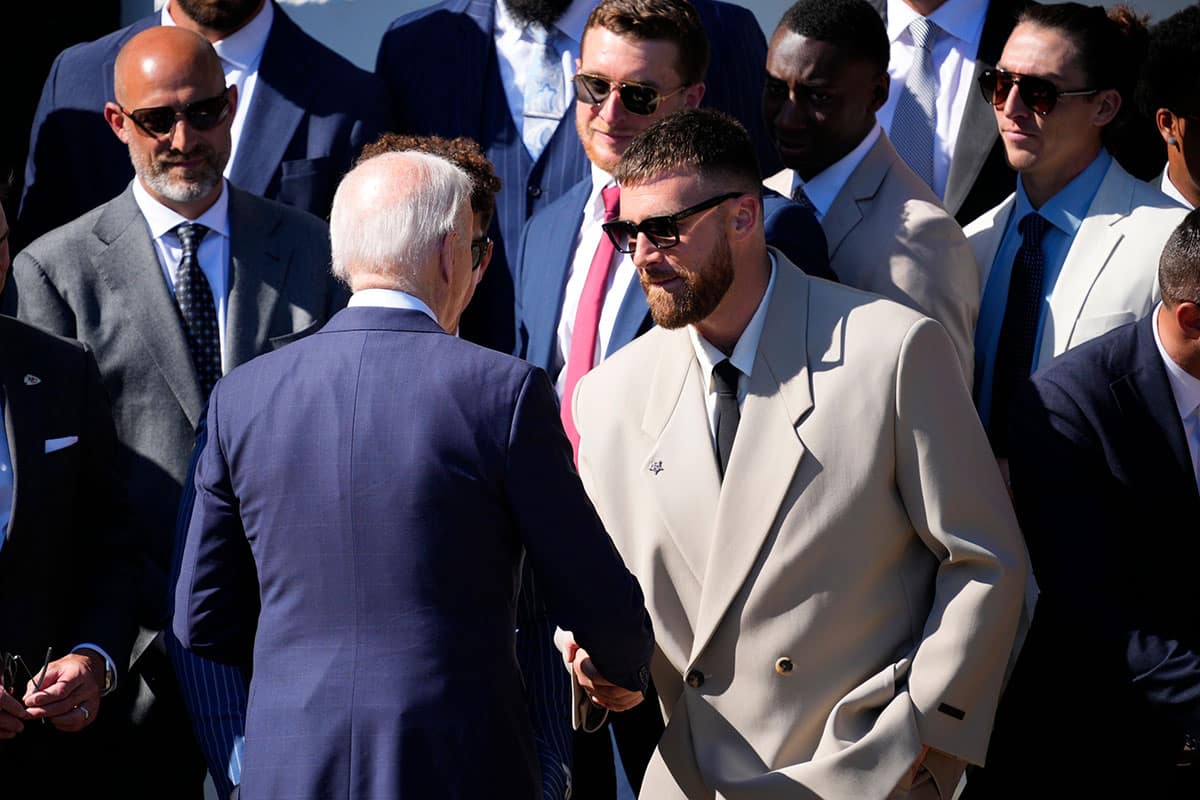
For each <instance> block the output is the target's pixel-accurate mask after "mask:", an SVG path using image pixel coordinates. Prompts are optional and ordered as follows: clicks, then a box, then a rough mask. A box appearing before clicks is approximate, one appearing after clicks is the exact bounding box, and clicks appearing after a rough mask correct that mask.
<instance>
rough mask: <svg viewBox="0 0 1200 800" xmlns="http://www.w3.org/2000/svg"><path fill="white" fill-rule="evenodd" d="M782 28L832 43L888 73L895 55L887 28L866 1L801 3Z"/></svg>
mask: <svg viewBox="0 0 1200 800" xmlns="http://www.w3.org/2000/svg"><path fill="white" fill-rule="evenodd" d="M779 27H781V28H787V29H788V30H789V31H791V32H792V33H796V34H799V35H800V36H803V37H805V38H806V39H816V40H817V41H819V42H829V43H830V44H833V45H836V46H837V47H838V48H839V49H840V50H843V51H845V52H846V53H847V54H849V55H850V56H851V57H853V58H855V59H859V60H862V61H865V62H867V63H868V64H871V65H872V66H874V67H875V68H876V69H878V70H879V71H880V72H887V68H888V59H890V58H891V52H892V48H891V43H890V42H889V41H888V35H887V28H886V27H884V24H883V19H882V18H881V17H880V16H879V12H878V11H876V10H875V9H874V8H873V7H872V6H871V4H870V3H868V2H866V0H800V1H799V2H798V3H796V4H795V5H794V6H792V7H791V8H789V9H788V10H787V11H785V12H783V19H782V20H780V21H779Z"/></svg>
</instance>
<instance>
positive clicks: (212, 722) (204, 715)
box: [163, 419, 249, 797]
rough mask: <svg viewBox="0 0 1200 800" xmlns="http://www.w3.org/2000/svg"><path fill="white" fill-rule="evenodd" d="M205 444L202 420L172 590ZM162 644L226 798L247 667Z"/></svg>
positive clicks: (237, 765)
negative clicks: (232, 664)
mask: <svg viewBox="0 0 1200 800" xmlns="http://www.w3.org/2000/svg"><path fill="white" fill-rule="evenodd" d="M207 438H208V425H207V422H206V420H205V419H201V420H200V424H199V426H198V427H197V429H196V447H195V450H194V451H193V452H192V460H191V464H190V465H189V467H188V476H187V480H185V481H184V483H183V496H182V497H181V498H180V501H179V516H178V520H177V522H176V527H175V559H174V565H173V568H172V572H171V584H170V585H171V586H172V587H174V586H175V585H176V583H177V581H178V580H179V566H180V560H181V559H182V556H183V543H184V540H185V538H186V537H187V531H188V524H189V523H190V522H191V519H192V506H193V504H194V502H195V499H196V487H195V475H196V463H197V461H198V460H199V458H200V454H201V453H202V452H203V451H204V445H205V442H206V441H207ZM163 638H164V640H165V642H166V646H167V653H168V654H169V655H170V657H171V664H172V666H173V667H174V669H175V674H176V677H177V678H178V680H179V687H180V691H181V692H182V694H183V704H184V706H185V707H186V708H187V711H188V717H189V718H190V719H191V721H192V732H193V733H194V734H195V735H196V741H197V743H198V744H199V745H200V751H201V752H202V753H203V754H204V761H205V763H206V764H207V766H208V771H209V773H210V774H211V775H212V779H213V784H214V785H215V786H216V789H217V794H218V795H219V796H220V797H228V796H229V794H230V792H232V791H233V787H234V786H236V785H237V784H238V783H239V782H240V781H241V773H242V749H243V744H244V736H243V733H244V731H245V727H246V701H247V686H246V678H245V674H246V673H247V672H248V667H249V665H245V666H243V667H242V668H240V669H239V668H237V667H233V666H229V665H227V664H218V663H216V662H214V661H209V660H208V659H206V658H201V657H200V656H198V655H195V654H194V653H191V652H189V651H187V650H185V649H184V648H183V646H182V645H181V644H180V643H179V639H177V638H176V637H175V636H174V634H173V632H172V631H170V630H167V631H164V634H163Z"/></svg>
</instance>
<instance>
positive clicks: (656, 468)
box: [650, 461, 663, 475]
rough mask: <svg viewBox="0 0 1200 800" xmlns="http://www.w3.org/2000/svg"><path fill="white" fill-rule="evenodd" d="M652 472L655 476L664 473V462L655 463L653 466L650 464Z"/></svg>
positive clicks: (652, 463)
mask: <svg viewBox="0 0 1200 800" xmlns="http://www.w3.org/2000/svg"><path fill="white" fill-rule="evenodd" d="M650 471H651V472H653V473H654V474H655V475H657V474H658V473H660V472H662V471H663V465H662V462H661V461H654V462H651V464H650Z"/></svg>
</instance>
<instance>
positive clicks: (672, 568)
mask: <svg viewBox="0 0 1200 800" xmlns="http://www.w3.org/2000/svg"><path fill="white" fill-rule="evenodd" d="M776 259H777V264H778V266H777V269H776V277H775V281H776V284H775V289H774V294H773V296H772V298H771V300H770V303H769V307H768V311H767V318H766V322H765V326H764V329H763V333H762V339H761V341H760V344H759V348H758V353H757V356H756V359H755V362H754V367H753V371H752V375H751V378H750V384H749V392H748V395H747V397H746V400H745V403H744V405H743V407H742V415H741V423H740V426H739V428H738V433H737V439H736V441H735V443H734V446H733V451H732V454H731V456H730V463H729V466H728V471H727V475H726V477H725V481H724V484H723V485H722V483H721V480H720V479H719V477H718V472H717V465H716V458H715V456H714V454H713V445H712V437H711V434H710V429H709V423H708V418H707V411H706V407H705V402H704V400H705V396H704V381H703V377H702V375H701V374H700V368H699V366H698V362H697V360H696V358H695V355H694V351H693V348H692V346H691V342H690V339H689V337H688V334H687V331H686V330H685V329H680V330H673V331H672V330H664V329H660V328H655V329H653V330H651V331H650V332H649V333H647V334H645V335H644V336H642V337H641V338H640V339H638V340H636V341H634V342H633V343H632V344H630V345H628V346H626V347H625V348H623V349H622V350H621V351H620V352H618V353H617V354H616V355H615V356H613V357H612V358H610V359H608V360H607V361H605V362H604V363H603V364H601V365H600V366H599V367H598V368H597V369H595V370H594V371H593V372H591V373H590V374H589V375H588V376H587V377H586V378H584V379H583V381H581V382H580V384H579V388H578V390H577V392H576V394H575V415H576V416H575V419H576V420H577V421H578V422H579V425H580V428H579V429H580V433H581V436H582V441H581V449H580V455H579V467H580V473H581V475H582V476H583V480H584V483H585V486H586V487H587V489H588V492H589V494H590V496H591V497H592V500H593V501H594V502H595V504H596V507H597V509H598V510H599V512H600V515H601V517H602V518H603V520H604V523H605V526H606V527H607V529H608V531H609V533H610V534H611V535H612V537H613V540H614V541H615V542H616V544H617V547H618V549H619V550H620V551H621V555H622V556H623V557H624V559H625V562H626V563H627V564H628V565H629V567H630V569H631V570H633V572H634V574H635V575H637V577H638V579H639V581H640V582H641V585H642V587H643V590H644V591H645V594H646V599H647V606H648V607H649V608H650V611H651V615H652V617H653V620H654V628H655V635H656V637H657V652H656V655H655V661H654V664H653V670H652V671H653V675H654V681H655V684H656V686H657V687H658V690H659V693H660V695H661V700H662V704H663V711H664V713H665V715H666V717H667V720H668V722H667V728H666V732H665V733H664V735H663V739H662V741H661V743H660V744H659V748H658V750H657V752H656V753H655V756H654V759H653V760H652V762H651V764H650V767H649V771H648V773H647V775H646V779H645V783H644V786H643V789H642V794H641V796H642V797H644V798H653V800H670V799H671V798H684V797H687V798H714V797H720V798H730V799H731V800H732V799H733V798H746V799H747V800H758V799H759V798H789V799H791V798H804V797H828V798H856V800H857V799H859V798H861V799H863V800H870V798H884V797H886V796H887V795H888V793H889V792H890V791H891V789H892V788H893V787H894V786H895V785H896V784H897V782H898V781H899V780H900V778H901V777H902V775H903V774H904V772H905V770H906V769H907V768H908V767H909V766H910V765H911V764H912V762H913V761H914V759H915V758H916V757H917V755H918V753H919V751H920V748H921V745H922V743H924V744H928V745H931V746H932V747H935V748H937V749H940V750H943V751H945V752H947V753H950V754H952V755H955V756H958V757H959V758H962V759H965V760H969V761H972V762H975V763H982V761H983V758H984V753H985V751H986V749H987V741H988V735H989V733H990V730H991V726H992V717H993V713H994V710H995V706H996V700H997V696H998V694H999V690H1000V684H1001V680H1002V677H1003V673H1004V667H1005V663H1006V661H1007V659H1008V654H1009V651H1010V649H1011V648H1012V646H1013V639H1014V635H1015V631H1016V628H1017V619H1018V615H1019V613H1020V610H1021V600H1022V589H1023V586H1024V582H1025V576H1026V574H1027V570H1028V561H1027V556H1026V553H1025V548H1024V544H1023V542H1022V540H1021V538H1020V533H1019V532H1018V530H1017V526H1016V522H1015V520H1014V517H1013V513H1012V509H1011V507H1010V506H1009V501H1008V496H1007V494H1006V493H1005V490H1004V487H1003V486H1002V484H1001V481H1000V477H999V474H998V473H997V470H996V466H995V461H994V460H993V459H992V457H991V451H990V450H989V448H988V444H987V441H986V439H985V437H984V434H983V432H982V430H981V428H980V425H979V421H978V419H977V417H976V415H975V410H974V408H973V407H972V405H971V399H970V397H969V395H968V392H967V389H966V387H965V385H964V383H963V381H962V380H961V378H960V376H959V371H958V363H957V361H956V359H955V357H954V352H953V349H952V348H951V345H950V342H949V339H948V338H947V337H946V334H945V332H944V331H943V330H942V328H941V326H939V325H938V324H937V323H935V322H933V321H931V320H929V319H926V318H924V317H921V316H920V315H918V314H916V313H914V312H913V311H911V310H909V309H907V308H903V307H902V306H899V305H897V304H894V303H891V302H889V301H886V300H883V299H881V298H878V297H876V296H874V295H870V294H866V293H864V292H859V291H856V290H854V289H850V288H848V287H845V286H839V285H836V284H832V283H829V282H826V281H822V280H818V279H814V278H810V277H808V276H806V275H804V274H803V273H802V272H800V271H799V270H796V269H794V268H793V266H792V264H791V263H790V262H788V261H787V259H785V258H783V256H782V255H780V254H778V253H776ZM779 659H788V662H786V663H785V662H781V661H779ZM788 664H790V666H791V668H790V670H789V669H788V668H787V665H788Z"/></svg>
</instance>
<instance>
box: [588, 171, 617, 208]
mask: <svg viewBox="0 0 1200 800" xmlns="http://www.w3.org/2000/svg"><path fill="white" fill-rule="evenodd" d="M616 185H617V182H616V180H615V179H614V178H613V176H612V175H609V174H608V173H607V172H605V171H604V170H602V169H600V167H598V166H596V165H595V164H592V192H591V194H589V195H588V200H587V205H586V206H584V207H583V213H584V214H586V215H587V216H588V218H589V219H591V220H603V219H604V199H603V198H602V197H601V196H600V193H601V192H603V191H604V190H605V189H607V188H608V187H609V186H616Z"/></svg>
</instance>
